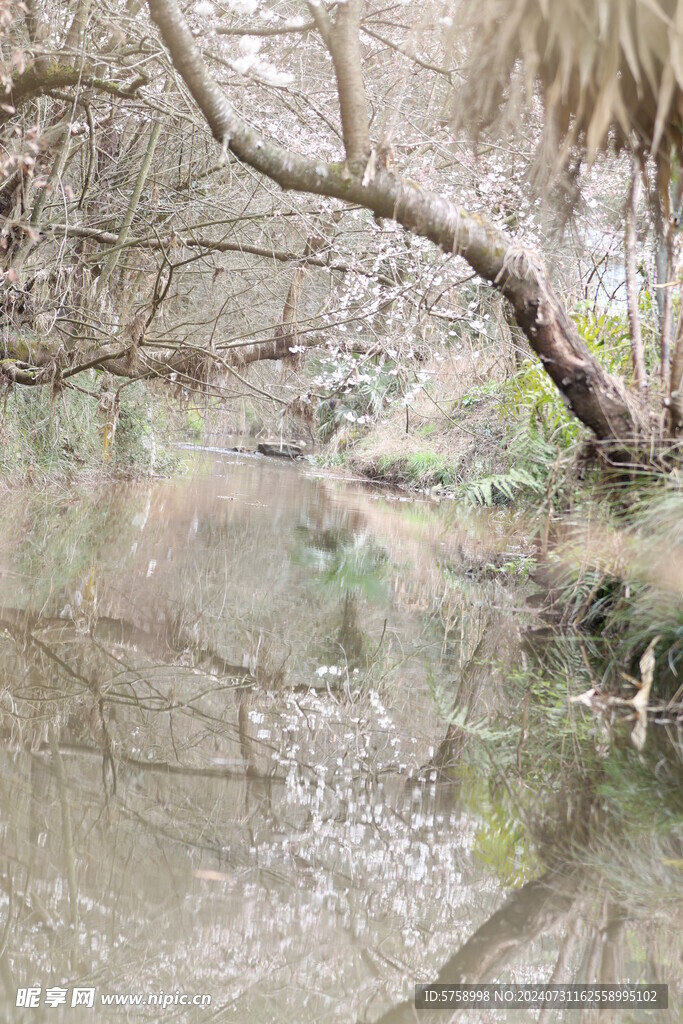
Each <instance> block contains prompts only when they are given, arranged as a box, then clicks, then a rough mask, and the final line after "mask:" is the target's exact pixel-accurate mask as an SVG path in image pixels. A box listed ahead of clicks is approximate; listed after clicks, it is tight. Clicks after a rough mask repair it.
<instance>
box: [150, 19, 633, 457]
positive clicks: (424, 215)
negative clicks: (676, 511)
mask: <svg viewBox="0 0 683 1024" xmlns="http://www.w3.org/2000/svg"><path fill="white" fill-rule="evenodd" d="M148 6H149V10H150V13H151V15H152V18H153V20H154V21H155V22H156V24H157V25H158V27H159V30H160V32H161V36H162V38H163V40H164V43H165V44H166V46H167V48H168V50H169V52H170V55H171V59H172V61H173V64H174V66H175V68H176V70H177V71H178V72H179V74H180V75H181V77H182V78H183V79H184V81H185V83H186V85H187V87H188V89H189V90H190V92H191V94H192V96H193V98H194V99H195V101H196V103H197V105H198V106H199V108H200V110H201V111H202V113H203V115H204V117H205V118H206V120H207V122H208V124H209V126H210V128H211V131H212V132H213V134H214V137H215V138H216V139H217V140H218V141H219V142H220V143H221V144H222V145H223V146H224V147H226V148H227V149H229V150H230V151H231V152H233V153H234V154H235V156H236V157H237V158H238V159H239V160H241V161H243V162H244V163H246V164H248V165H249V166H250V167H253V168H254V169H255V170H257V171H259V172H260V173H262V174H264V175H266V176H267V177H268V178H271V179H272V180H273V181H276V182H277V183H278V184H279V185H280V186H281V187H282V188H284V189H296V190H297V191H300V192H310V193H314V194H316V195H323V196H328V197H334V198H337V199H341V200H345V201H347V202H352V203H358V204H360V205H362V206H364V207H365V208H366V209H368V210H371V211H372V212H373V213H375V215H377V216H379V217H384V218H386V219H393V220H395V221H396V222H398V223H399V224H401V225H403V227H405V228H406V229H407V230H409V231H412V232H415V233H417V234H419V235H422V236H423V237H425V238H429V239H431V240H432V241H433V242H435V243H436V244H437V245H439V246H440V247H441V248H442V249H443V250H444V251H445V252H448V253H456V254H459V255H461V256H463V257H464V258H465V259H466V260H467V262H468V263H469V264H470V266H471V267H472V268H473V269H474V270H476V271H477V273H478V274H480V275H481V277H483V278H485V279H486V280H488V281H490V282H491V284H493V285H494V287H496V288H498V289H499V290H500V291H502V292H503V294H504V295H505V296H506V297H507V298H508V299H509V300H510V302H511V303H512V305H513V308H514V310H515V317H516V319H517V322H518V323H519V325H520V327H522V329H523V330H524V332H525V334H526V336H527V338H528V339H529V343H530V345H531V347H532V348H533V350H534V351H535V352H536V353H537V355H538V356H539V358H540V359H541V361H542V363H543V366H544V368H545V370H546V371H547V373H548V374H549V375H550V376H551V377H552V379H553V381H554V382H555V384H556V385H557V387H558V388H559V390H560V392H561V393H562V395H563V396H564V398H565V400H566V402H567V405H568V406H569V408H570V409H571V410H572V411H573V412H574V414H575V415H576V416H577V417H578V418H579V419H580V420H581V421H582V422H583V423H584V424H585V425H586V426H587V427H589V428H590V429H591V430H592V431H593V433H594V434H595V436H596V437H597V438H598V439H599V440H600V441H605V442H608V443H609V444H610V445H611V446H613V447H614V446H615V442H616V443H617V444H616V447H617V448H620V449H621V450H622V451H623V450H624V449H625V448H628V446H629V445H630V444H632V443H633V442H635V441H636V440H637V439H638V438H639V437H640V436H641V435H642V433H643V431H644V429H645V425H644V423H643V422H642V418H641V414H640V413H639V411H638V410H637V408H636V405H635V403H632V402H631V401H629V398H628V396H627V395H626V392H625V390H624V388H623V387H622V385H621V383H620V382H619V381H618V380H616V379H615V378H613V377H612V376H611V375H610V374H609V373H607V371H606V370H604V368H603V367H602V366H601V365H600V364H599V363H598V361H597V360H596V359H595V358H594V357H593V356H592V355H591V353H590V352H589V350H588V349H587V347H586V345H585V344H584V342H583V340H582V339H581V337H580V336H579V334H578V332H577V330H576V328H575V327H574V325H573V323H572V322H571V320H570V318H569V317H568V315H567V313H566V312H565V310H564V308H563V307H562V304H561V303H560V301H559V299H558V298H557V296H556V295H555V293H554V291H553V289H552V286H551V284H550V282H549V280H548V278H547V275H546V272H545V270H544V268H543V266H542V264H541V263H540V261H539V260H538V259H537V258H535V256H534V255H533V254H530V253H529V252H528V251H526V250H525V249H523V248H522V247H521V246H519V245H518V244H516V243H514V242H513V241H512V240H510V239H509V238H507V237H506V236H505V235H504V234H503V233H502V232H501V231H499V230H498V229H497V228H495V227H494V226H493V225H492V224H490V223H489V222H488V221H486V220H485V219H484V218H483V217H480V216H478V215H473V214H470V213H468V212H467V211H466V210H463V209H462V208H460V207H458V206H456V205H455V204H454V203H452V202H449V201H448V200H446V199H444V198H443V197H442V196H439V195H437V194H434V193H430V192H425V191H422V190H421V189H419V188H416V187H415V186H412V185H408V184H406V183H404V182H403V181H402V180H401V179H400V178H399V177H398V176H397V175H395V174H393V173H390V172H389V171H387V170H384V169H381V170H379V171H378V172H377V173H376V174H374V175H372V176H368V178H371V180H367V181H366V183H365V184H364V183H363V180H362V178H361V176H360V174H358V173H355V172H354V173H351V170H350V168H349V165H348V163H346V164H344V165H338V164H323V163H321V161H319V160H315V159H307V158H306V157H304V156H301V155H300V154H298V153H296V152H295V151H294V150H290V149H287V148H285V147H284V146H281V145H279V144H277V143H274V142H272V141H270V140H269V139H267V138H265V137H264V136H262V135H260V134H259V133H258V132H256V131H254V130H253V129H252V128H250V127H249V126H248V125H247V124H246V122H245V121H244V120H243V119H242V117H241V116H240V115H239V114H238V113H237V112H236V111H235V109H234V108H233V106H232V104H231V103H230V102H229V101H228V99H227V97H226V96H225V94H224V93H223V91H222V90H221V88H220V87H219V86H218V84H217V83H216V82H215V81H214V80H213V78H212V77H211V75H210V74H209V72H208V70H207V68H206V66H205V64H204V61H203V59H202V56H201V53H200V51H199V49H198V47H197V44H196V43H195V41H194V39H193V37H192V33H191V32H190V29H189V27H188V25H187V22H186V21H185V18H184V16H183V15H182V13H181V11H180V9H179V7H178V4H177V2H176V0H148ZM310 6H311V7H312V9H313V7H319V6H320V5H319V4H314V5H310ZM354 171H355V169H354Z"/></svg>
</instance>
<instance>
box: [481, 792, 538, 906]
mask: <svg viewBox="0 0 683 1024" xmlns="http://www.w3.org/2000/svg"><path fill="white" fill-rule="evenodd" d="M508 803H509V801H506V802H505V803H504V802H503V801H502V800H501V799H500V798H494V799H493V800H491V801H490V803H489V804H488V807H486V809H485V814H484V821H483V823H482V825H481V826H480V828H479V829H478V830H477V833H476V836H475V839H474V856H475V857H476V858H477V860H479V861H480V862H481V863H482V864H484V865H485V866H486V867H487V868H489V870H491V871H492V872H493V873H494V874H495V875H496V877H497V878H498V879H499V880H500V881H501V883H502V884H503V885H505V886H512V887H513V888H518V887H519V886H520V885H524V883H525V882H528V881H530V880H531V879H532V878H533V877H534V876H535V874H536V873H537V870H538V862H537V861H536V858H535V857H533V855H532V853H531V848H530V843H529V835H528V832H527V830H526V829H525V827H524V825H523V824H522V822H520V821H519V820H516V818H515V815H514V814H511V813H510V807H509V806H506V804H508Z"/></svg>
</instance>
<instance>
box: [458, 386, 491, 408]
mask: <svg viewBox="0 0 683 1024" xmlns="http://www.w3.org/2000/svg"><path fill="white" fill-rule="evenodd" d="M500 388H501V384H500V383H499V381H495V380H492V381H487V383H486V384H480V385H477V387H474V388H472V389H471V390H470V391H468V392H467V393H466V394H464V395H462V396H461V397H460V399H459V400H458V403H457V404H458V405H459V406H460V407H461V408H463V409H471V408H472V407H473V406H475V405H479V404H481V403H482V402H485V401H486V400H487V399H489V398H491V396H492V395H495V394H496V392H497V391H499V390H500Z"/></svg>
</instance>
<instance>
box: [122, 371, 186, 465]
mask: <svg viewBox="0 0 683 1024" xmlns="http://www.w3.org/2000/svg"><path fill="white" fill-rule="evenodd" d="M120 395H121V400H120V410H119V417H118V423H117V427H116V435H115V440H114V465H115V467H116V468H117V469H118V470H120V471H122V472H125V473H129V474H131V475H134V476H146V475H148V474H151V473H155V474H157V475H161V476H163V475H166V474H167V473H169V472H171V471H172V469H173V468H174V467H175V466H176V465H177V463H178V460H177V457H176V456H175V455H174V454H173V453H172V452H171V451H170V450H169V449H168V447H167V442H168V436H169V432H170V425H169V418H168V415H167V412H166V409H165V407H164V405H163V403H162V402H161V401H155V400H154V396H152V395H151V394H150V392H149V390H148V389H147V388H146V386H145V384H144V383H143V382H142V381H136V382H135V383H133V384H131V385H130V386H129V387H125V388H123V389H122V390H121V392H120Z"/></svg>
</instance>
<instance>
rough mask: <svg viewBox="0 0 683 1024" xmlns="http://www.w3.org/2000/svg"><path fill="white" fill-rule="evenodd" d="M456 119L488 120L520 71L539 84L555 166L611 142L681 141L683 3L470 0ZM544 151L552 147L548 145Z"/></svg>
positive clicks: (529, 92)
mask: <svg viewBox="0 0 683 1024" xmlns="http://www.w3.org/2000/svg"><path fill="white" fill-rule="evenodd" d="M465 10H466V12H467V13H466V18H467V22H468V23H469V25H470V26H471V27H472V28H474V29H475V31H473V33H472V45H471V47H470V55H471V56H470V59H469V62H468V71H469V73H468V74H466V85H465V87H464V89H463V91H462V92H461V93H460V95H459V96H458V100H457V105H458V120H459V121H460V122H461V123H470V124H474V125H475V126H476V127H477V128H481V127H484V126H490V125H492V124H493V123H494V122H495V121H496V119H497V118H498V117H499V115H500V112H501V109H503V108H504V107H505V105H506V103H509V102H511V101H512V100H513V99H514V93H515V81H517V82H519V79H520V75H521V76H522V85H523V88H524V89H525V91H526V97H527V100H528V101H531V99H532V98H533V96H534V95H535V94H536V88H537V86H540V95H541V98H542V102H543V105H544V108H545V123H546V132H547V136H548V137H547V139H546V142H548V141H549V139H550V138H552V142H553V146H554V152H555V154H556V155H557V157H556V158H557V162H558V163H559V164H560V165H561V164H563V163H564V162H565V161H566V158H567V155H568V153H569V151H570V149H571V148H572V147H573V146H574V145H577V144H578V145H580V146H581V147H582V148H583V149H585V151H586V155H587V157H588V159H589V160H593V159H594V158H595V157H596V155H597V154H598V153H599V152H600V151H601V150H603V149H605V148H606V147H607V146H608V145H609V144H610V142H613V143H614V145H615V146H616V147H617V148H623V147H625V146H632V145H634V144H635V145H637V146H638V147H639V148H640V149H642V150H644V151H645V152H649V153H651V154H657V152H662V153H663V152H667V153H668V152H670V147H672V146H675V147H676V148H677V149H680V147H681V141H682V138H683V135H682V130H683V0H469V2H468V3H467V4H466V6H465ZM546 148H547V147H546Z"/></svg>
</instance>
